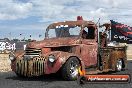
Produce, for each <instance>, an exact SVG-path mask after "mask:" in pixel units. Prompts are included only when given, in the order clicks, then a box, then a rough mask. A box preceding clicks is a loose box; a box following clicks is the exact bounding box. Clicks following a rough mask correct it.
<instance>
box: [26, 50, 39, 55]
mask: <svg viewBox="0 0 132 88" xmlns="http://www.w3.org/2000/svg"><path fill="white" fill-rule="evenodd" d="M40 53H41V49H35V48H27V49H26V50H25V56H27V55H29V56H30V55H33V56H39V55H40Z"/></svg>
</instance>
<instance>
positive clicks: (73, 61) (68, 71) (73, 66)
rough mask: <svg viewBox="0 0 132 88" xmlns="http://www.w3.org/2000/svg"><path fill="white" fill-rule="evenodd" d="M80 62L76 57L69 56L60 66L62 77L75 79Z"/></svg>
mask: <svg viewBox="0 0 132 88" xmlns="http://www.w3.org/2000/svg"><path fill="white" fill-rule="evenodd" d="M79 66H80V64H79V61H78V59H77V58H76V57H71V58H69V60H68V61H67V62H66V63H65V64H64V66H63V67H62V77H63V78H64V79H65V80H76V79H77V77H78V75H79V71H78V68H79Z"/></svg>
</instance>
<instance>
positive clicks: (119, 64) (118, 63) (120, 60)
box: [116, 59, 123, 71]
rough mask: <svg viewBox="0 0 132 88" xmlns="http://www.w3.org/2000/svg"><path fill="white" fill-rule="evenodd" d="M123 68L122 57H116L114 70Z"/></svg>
mask: <svg viewBox="0 0 132 88" xmlns="http://www.w3.org/2000/svg"><path fill="white" fill-rule="evenodd" d="M122 69H123V61H122V59H118V60H117V61H116V71H121V70H122Z"/></svg>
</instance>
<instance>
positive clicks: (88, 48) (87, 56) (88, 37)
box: [81, 27, 98, 66]
mask: <svg viewBox="0 0 132 88" xmlns="http://www.w3.org/2000/svg"><path fill="white" fill-rule="evenodd" d="M95 34H96V33H95V28H94V27H85V28H84V30H83V32H82V44H81V56H82V59H83V61H84V64H85V66H91V65H96V64H97V49H98V44H97V38H96V35H95Z"/></svg>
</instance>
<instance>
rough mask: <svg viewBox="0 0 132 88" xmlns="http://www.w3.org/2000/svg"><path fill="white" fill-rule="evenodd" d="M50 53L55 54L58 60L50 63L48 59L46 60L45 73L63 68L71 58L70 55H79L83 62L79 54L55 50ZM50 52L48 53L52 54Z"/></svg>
mask: <svg viewBox="0 0 132 88" xmlns="http://www.w3.org/2000/svg"><path fill="white" fill-rule="evenodd" d="M50 54H52V55H54V56H55V57H56V61H55V62H54V63H49V62H48V60H47V62H46V65H45V66H46V69H45V73H46V74H50V73H56V72H57V71H59V70H60V69H61V67H62V66H63V64H64V63H65V62H66V61H67V60H68V59H69V58H70V57H77V58H78V59H79V61H80V63H81V58H80V57H79V56H78V55H75V54H73V53H68V52H62V51H55V52H51V53H50ZM50 54H48V55H50Z"/></svg>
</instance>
